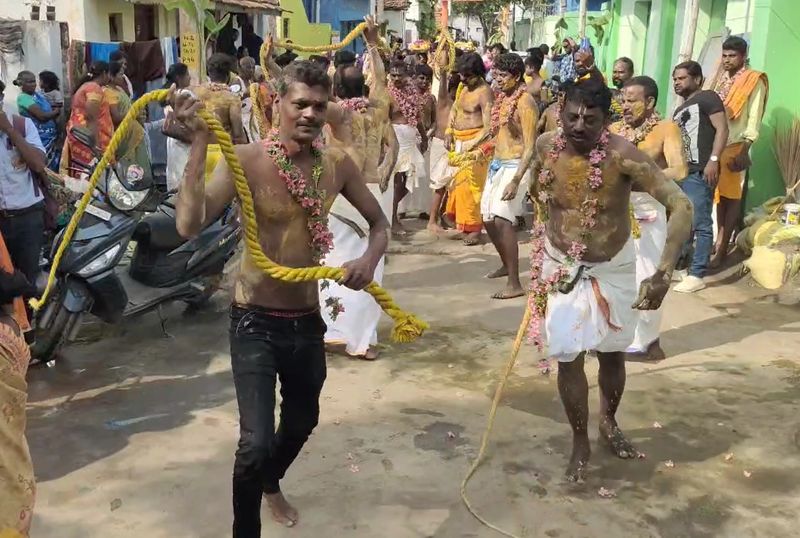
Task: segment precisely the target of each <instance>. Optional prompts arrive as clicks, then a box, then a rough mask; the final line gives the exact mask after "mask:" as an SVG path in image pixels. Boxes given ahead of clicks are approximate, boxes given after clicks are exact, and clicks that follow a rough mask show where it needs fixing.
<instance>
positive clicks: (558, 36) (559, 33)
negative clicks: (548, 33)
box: [552, 16, 569, 54]
mask: <svg viewBox="0 0 800 538" xmlns="http://www.w3.org/2000/svg"><path fill="white" fill-rule="evenodd" d="M568 29H569V25H568V24H567V20H566V19H565V18H564V17H563V16H562V17H561V18H560V19H558V22H556V27H555V32H554V37H555V41H556V42H555V43H553V47H552V50H553V54H561V53H562V51H563V48H564V47H562V46H561V43H562V42H563V41H564V36H565V34H566V30H568Z"/></svg>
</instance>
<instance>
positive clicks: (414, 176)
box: [392, 125, 431, 213]
mask: <svg viewBox="0 0 800 538" xmlns="http://www.w3.org/2000/svg"><path fill="white" fill-rule="evenodd" d="M392 127H393V128H394V134H395V136H396V137H397V143H398V146H399V150H398V152H397V164H396V165H395V167H394V174H405V175H406V189H408V194H407V195H406V196H405V197H404V198H403V200H402V201H401V203H400V205H399V206H398V209H397V211H398V212H399V213H404V212H405V213H421V212H427V211H428V210H429V209H430V205H431V190H430V189H429V188H428V166H427V162H426V160H425V156H424V155H422V152H420V150H419V146H418V144H417V136H418V135H419V131H418V130H417V129H416V127H411V126H410V125H392Z"/></svg>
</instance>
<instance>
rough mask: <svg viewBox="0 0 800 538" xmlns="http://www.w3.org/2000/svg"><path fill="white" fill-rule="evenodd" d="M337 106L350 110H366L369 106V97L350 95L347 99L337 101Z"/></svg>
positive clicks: (361, 111)
mask: <svg viewBox="0 0 800 538" xmlns="http://www.w3.org/2000/svg"><path fill="white" fill-rule="evenodd" d="M339 106H341V107H342V108H343V109H345V110H350V111H351V112H360V113H363V112H366V111H367V109H368V108H369V99H367V98H366V97H351V98H349V99H342V100H341V101H339Z"/></svg>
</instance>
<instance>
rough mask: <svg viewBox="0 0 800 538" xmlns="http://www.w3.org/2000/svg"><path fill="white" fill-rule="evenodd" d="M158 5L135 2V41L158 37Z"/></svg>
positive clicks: (150, 39)
mask: <svg viewBox="0 0 800 538" xmlns="http://www.w3.org/2000/svg"><path fill="white" fill-rule="evenodd" d="M156 7H157V6H155V5H152V4H134V6H133V27H134V41H152V40H153V39H156V38H157V37H158V36H157V32H156V28H157V21H156Z"/></svg>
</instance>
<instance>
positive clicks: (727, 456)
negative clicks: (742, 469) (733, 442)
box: [725, 452, 733, 463]
mask: <svg viewBox="0 0 800 538" xmlns="http://www.w3.org/2000/svg"><path fill="white" fill-rule="evenodd" d="M732 461H733V452H731V453H729V454H725V462H726V463H730V462H732Z"/></svg>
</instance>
